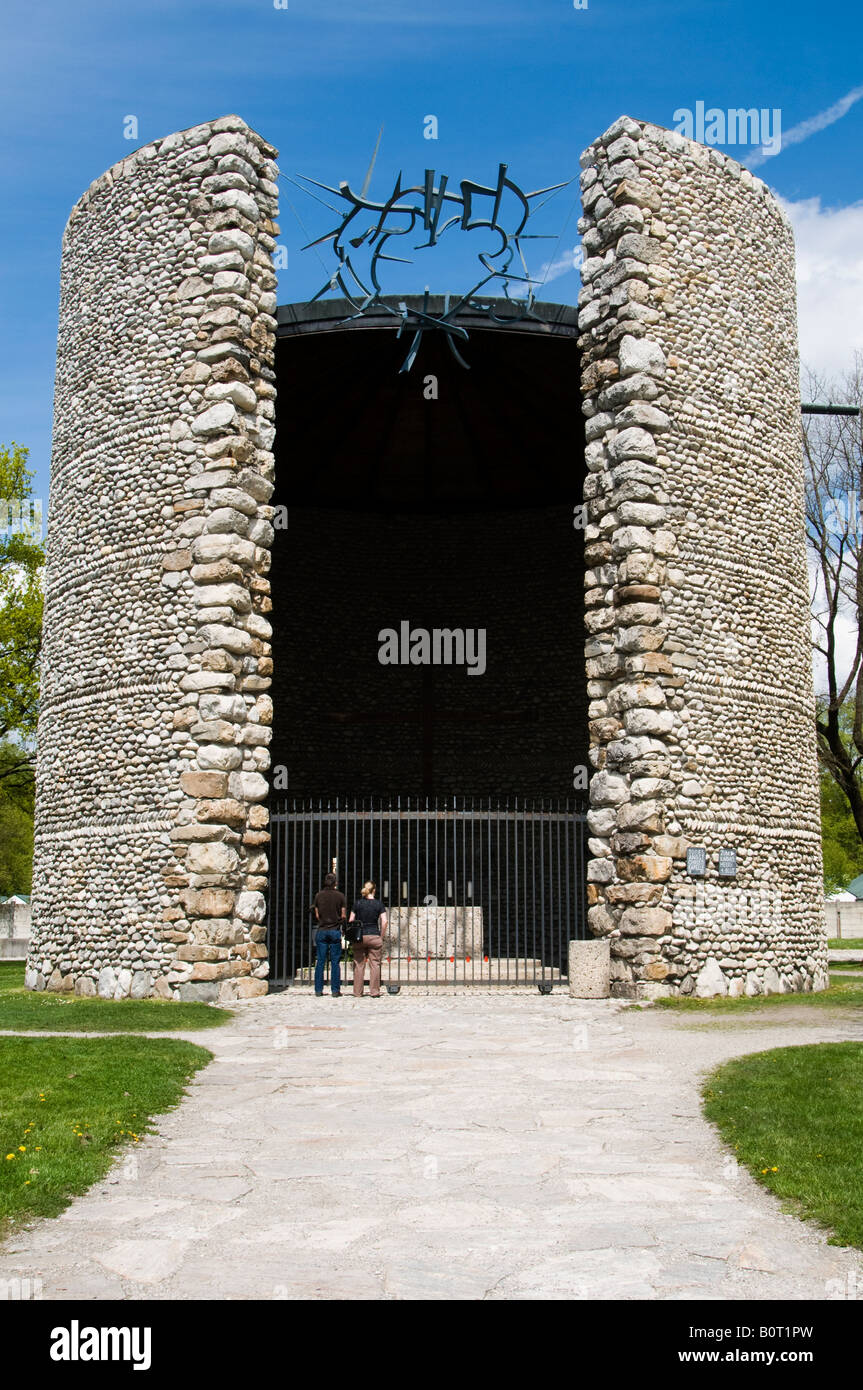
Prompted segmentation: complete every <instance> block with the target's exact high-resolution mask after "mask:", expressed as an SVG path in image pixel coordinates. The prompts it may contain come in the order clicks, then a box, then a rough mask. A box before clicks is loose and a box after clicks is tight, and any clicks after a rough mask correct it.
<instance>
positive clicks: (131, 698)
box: [27, 116, 278, 999]
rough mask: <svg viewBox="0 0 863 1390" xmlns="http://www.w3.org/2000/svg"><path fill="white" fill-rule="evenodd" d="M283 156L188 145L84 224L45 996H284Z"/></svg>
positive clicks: (53, 564)
mask: <svg viewBox="0 0 863 1390" xmlns="http://www.w3.org/2000/svg"><path fill="white" fill-rule="evenodd" d="M275 153H276V152H275V150H274V149H272V148H271V147H270V146H269V145H268V144H267V143H266V142H265V141H264V140H262V139H261V138H260V137H259V136H258V135H256V134H255V133H254V131H252V130H250V129H249V127H248V126H247V125H246V124H245V122H244V121H242V120H240V119H239V117H237V116H226V117H224V118H222V119H221V120H217V121H213V122H212V123H208V124H205V125H200V126H196V127H195V128H194V129H192V130H187V131H184V132H182V133H180V134H176V135H170V136H168V138H167V139H164V140H159V141H156V142H154V143H153V144H151V145H146V146H144V147H143V148H142V149H139V150H137V151H136V152H135V153H134V154H132V155H130V156H129V158H128V159H125V160H123V161H122V162H121V163H119V164H117V165H115V166H114V167H113V168H112V169H110V170H109V171H108V172H107V173H106V174H104V175H103V176H102V177H101V178H100V179H98V180H97V181H96V182H95V183H94V184H93V185H92V186H91V187H90V189H89V190H88V191H87V193H85V195H84V196H83V198H82V199H81V200H80V202H79V203H78V204H77V205H76V207H75V208H74V210H73V212H72V215H71V217H70V219H69V224H68V226H67V229H66V233H65V237H64V241H63V260H62V280H61V301H60V328H59V345H58V363H57V379H56V397H55V421H54V447H53V458H52V472H51V502H50V514H49V522H48V552H47V557H48V558H47V578H46V608H45V634H44V652H43V665H42V708H41V715H40V722H39V751H38V802H37V820H36V852H35V866H34V937H33V946H32V950H31V955H30V960H29V963H28V972H27V983H28V985H29V986H30V987H31V988H35V989H44V988H47V989H51V990H72V989H74V990H76V991H77V992H78V993H80V994H93V993H95V992H97V991H98V993H99V994H100V995H103V996H106V997H121V996H124V995H128V994H133V995H137V996H145V995H150V994H157V995H162V996H166V997H167V996H173V997H175V998H176V997H179V998H196V999H215V998H221V999H225V998H234V997H237V996H239V997H243V996H245V995H250V994H257V993H265V992H266V988H267V986H266V980H265V976H266V971H267V962H266V947H265V946H264V944H263V937H264V927H263V926H262V925H261V923H262V921H263V918H264V911H265V900H264V896H263V893H262V890H263V889H264V888H265V886H266V882H267V878H266V874H267V853H266V845H267V840H268V838H269V837H268V835H267V832H266V828H265V827H266V823H267V813H266V810H265V809H264V808H263V806H262V805H261V803H262V802H263V801H264V798H265V797H266V794H267V781H266V779H265V776H264V774H265V772H266V770H267V767H268V764H269V755H268V752H267V746H266V745H267V743H268V741H269V732H270V729H269V726H270V719H271V705H270V700H269V697H268V695H267V694H266V691H267V688H268V686H269V682H270V671H271V658H270V646H269V639H270V636H271V630H270V624H269V622H268V621H267V619H266V617H265V616H264V613H265V612H266V611H267V609H268V607H269V598H268V596H267V595H268V584H267V581H266V579H265V578H264V575H265V573H266V570H267V568H268V562H269V547H270V542H271V540H272V528H271V526H270V520H269V515H270V509H269V508H268V507H267V505H266V504H267V501H268V499H269V496H270V494H271V492H272V474H273V466H272V464H273V458H272V453H271V451H270V450H271V444H272V440H273V433H274V426H273V415H274V406H273V399H274V396H275V388H274V385H273V350H274V329H275V319H274V317H273V314H274V310H275V305H276V297H275V293H274V290H275V276H274V273H273V269H272V263H271V252H272V250H273V247H274V245H275V242H274V233H275V232H277V230H278V229H277V227H276V225H275V223H274V221H273V219H274V218H275V216H276V205H277V185H276V183H275V179H276V176H277V170H276V167H275V165H274V163H273V158H274V156H275Z"/></svg>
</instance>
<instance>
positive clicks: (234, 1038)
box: [0, 990, 863, 1300]
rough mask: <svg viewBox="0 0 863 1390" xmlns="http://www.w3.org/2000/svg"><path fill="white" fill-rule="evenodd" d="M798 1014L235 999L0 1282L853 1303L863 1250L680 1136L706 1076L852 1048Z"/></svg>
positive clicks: (213, 1291) (700, 1129)
mask: <svg viewBox="0 0 863 1390" xmlns="http://www.w3.org/2000/svg"><path fill="white" fill-rule="evenodd" d="M797 1013H798V1017H797V1018H796V1019H795V1021H794V1022H793V1024H792V1023H790V1022H782V1021H777V1020H776V1019H775V1017H772V1016H771V1017H770V1018H762V1017H754V1016H751V1015H750V1017H749V1018H748V1019H746V1020H742V1019H741V1018H740V1017H739V1016H735V1017H733V1018H729V1017H725V1016H719V1017H715V1018H714V1019H713V1020H710V1021H708V1020H705V1019H702V1018H699V1019H698V1020H693V1019H692V1017H691V1015H674V1016H672V1015H670V1014H668V1013H663V1012H660V1011H658V1010H647V1009H638V1008H627V1007H625V1006H622V1005H620V1004H618V1003H616V1002H613V1001H577V1000H571V999H569V998H568V996H567V995H565V994H563V993H556V994H553V995H551V996H549V997H541V996H539V995H538V994H528V993H517V994H516V993H509V992H507V993H504V992H502V991H501V992H498V993H493V992H491V991H488V992H486V991H483V992H478V993H459V994H452V995H447V996H445V997H442V996H441V995H436V994H434V992H429V993H427V994H419V993H408V992H407V991H403V992H402V993H401V994H400V995H399V996H398V997H391V996H384V997H382V998H381V999H380V1000H379V1001H373V1000H371V999H369V998H364V999H359V1000H355V999H353V998H352V997H350V996H349V995H346V996H343V997H342V998H341V999H340V1000H334V999H331V998H329V997H325V998H324V999H321V1000H316V999H314V998H313V997H312V996H311V995H310V994H306V993H301V992H299V991H297V990H294V991H289V992H287V993H286V994H283V995H276V996H270V997H269V998H266V999H263V1000H254V1001H250V1002H249V1003H247V1004H244V1005H241V1006H239V1007H238V1009H237V1014H238V1017H237V1020H236V1022H235V1023H234V1024H232V1025H230V1026H229V1027H227V1028H224V1029H220V1030H219V1031H218V1032H214V1033H213V1034H209V1035H206V1036H205V1035H202V1034H200V1033H196V1034H194V1035H192V1034H189V1035H186V1036H188V1037H189V1038H190V1039H191V1040H193V1041H195V1042H198V1043H203V1044H204V1045H205V1046H207V1047H209V1048H210V1049H211V1050H212V1051H213V1052H214V1054H215V1060H214V1061H213V1063H212V1064H211V1065H210V1066H209V1067H207V1068H206V1069H205V1070H204V1071H202V1072H200V1073H198V1075H197V1076H196V1078H195V1079H194V1081H193V1082H192V1084H191V1085H190V1087H189V1094H188V1097H187V1099H186V1100H185V1101H184V1102H183V1104H182V1105H181V1107H180V1108H179V1109H178V1110H176V1111H174V1112H172V1113H170V1114H169V1115H166V1116H164V1117H163V1118H162V1119H161V1120H160V1121H159V1131H160V1132H159V1134H158V1135H154V1136H151V1137H150V1138H148V1139H147V1140H146V1141H144V1142H143V1143H142V1144H141V1145H140V1146H138V1147H137V1148H136V1149H135V1150H134V1152H132V1153H130V1154H127V1155H124V1156H123V1157H121V1158H120V1159H119V1160H118V1162H117V1164H116V1165H115V1167H114V1169H113V1170H112V1172H111V1173H110V1174H109V1176H108V1177H107V1178H106V1179H104V1180H103V1181H102V1182H100V1183H99V1184H98V1185H97V1186H96V1187H95V1188H93V1189H92V1190H91V1191H90V1192H89V1193H88V1194H87V1195H86V1196H84V1197H81V1198H78V1199H77V1200H76V1201H75V1202H74V1203H73V1204H72V1206H71V1207H70V1208H69V1209H68V1210H67V1211H66V1212H65V1213H64V1214H63V1215H62V1216H60V1217H59V1218H57V1219H56V1220H54V1221H42V1222H39V1223H37V1224H36V1225H34V1226H33V1227H32V1228H31V1229H30V1230H28V1231H24V1232H21V1233H19V1234H18V1235H16V1236H15V1237H13V1238H10V1239H8V1240H7V1242H6V1244H5V1246H4V1247H3V1248H2V1250H0V1279H3V1278H7V1279H8V1278H14V1277H19V1278H20V1277H30V1278H38V1279H41V1281H42V1292H43V1297H44V1298H48V1299H61V1298H82V1299H111V1298H130V1299H179V1300H188V1299H199V1298H220V1299H261V1298H264V1299H293V1298H305V1299H315V1298H339V1299H349V1298H357V1297H366V1298H376V1297H381V1298H386V1299H442V1300H453V1299H483V1298H488V1299H538V1298H544V1299H549V1298H550V1299H580V1298H595V1297H599V1298H608V1299H621V1298H622V1299H681V1298H698V1299H702V1298H703V1299H708V1298H709V1299H713V1298H722V1299H777V1298H792V1299H824V1298H828V1297H831V1298H832V1297H840V1296H850V1297H854V1296H855V1293H856V1292H858V1291H859V1290H861V1289H863V1257H861V1255H860V1253H859V1252H857V1251H853V1250H848V1249H840V1248H838V1247H833V1246H830V1245H828V1244H827V1242H826V1236H825V1235H824V1234H823V1233H822V1232H820V1231H819V1230H818V1229H817V1228H815V1227H813V1226H811V1225H809V1224H806V1223H803V1222H800V1221H798V1220H797V1219H796V1218H795V1217H793V1216H790V1215H786V1214H784V1213H783V1212H782V1210H781V1207H780V1204H779V1202H778V1201H777V1200H776V1199H775V1198H773V1197H772V1196H771V1195H770V1194H769V1193H767V1192H765V1191H763V1190H762V1189H760V1188H759V1187H758V1186H757V1184H756V1183H755V1182H754V1181H753V1180H752V1179H751V1178H750V1177H749V1175H748V1174H747V1173H745V1172H744V1171H743V1170H741V1169H739V1168H738V1167H737V1165H736V1163H735V1162H734V1161H733V1159H732V1158H730V1156H729V1155H728V1154H727V1153H726V1152H725V1151H724V1149H723V1147H722V1145H721V1144H720V1143H719V1141H718V1140H717V1138H716V1136H715V1134H714V1132H713V1131H712V1129H711V1128H710V1126H709V1125H707V1124H706V1123H705V1121H704V1120H703V1118H702V1116H701V1111H700V1104H699V1095H698V1085H699V1079H700V1077H701V1076H702V1075H703V1073H704V1072H705V1071H706V1070H707V1069H709V1068H710V1067H712V1066H713V1065H715V1064H716V1063H718V1062H720V1061H722V1060H724V1059H725V1058H727V1057H731V1056H736V1055H739V1054H741V1053H745V1052H752V1051H757V1050H760V1049H763V1048H767V1047H776V1046H784V1045H791V1044H797V1043H801V1042H805V1041H812V1042H819V1041H836V1040H840V1039H845V1038H863V1025H861V1024H857V1023H854V1022H851V1021H849V1020H848V1019H847V1018H836V1017H834V1016H832V1015H822V1014H821V1013H820V1011H818V1015H819V1016H818V1017H814V1016H813V1015H814V1013H815V1011H813V1010H808V1011H804V1010H802V1009H801V1010H799V1011H797ZM801 1014H805V1015H806V1016H805V1017H803V1018H800V1017H799V1015H801ZM55 1036H56V1035H55ZM848 1291H850V1292H848Z"/></svg>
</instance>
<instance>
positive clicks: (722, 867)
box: [719, 849, 737, 878]
mask: <svg viewBox="0 0 863 1390" xmlns="http://www.w3.org/2000/svg"><path fill="white" fill-rule="evenodd" d="M719 877H720V878H736V877H737V850H736V849H721V850H720V851H719Z"/></svg>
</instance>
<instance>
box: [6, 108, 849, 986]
mask: <svg viewBox="0 0 863 1390" xmlns="http://www.w3.org/2000/svg"><path fill="white" fill-rule="evenodd" d="M275 154H276V151H275V150H274V149H273V148H272V147H271V146H270V145H268V144H267V143H266V141H265V140H263V139H262V138H261V137H260V136H258V135H257V134H255V132H254V131H252V130H250V129H249V127H248V126H247V125H246V124H245V123H244V122H243V121H242V120H241V119H240V118H239V117H236V116H227V117H224V118H222V119H220V120H217V121H213V122H211V123H207V124H204V125H201V126H196V127H195V128H194V129H192V130H188V131H183V132H181V133H179V134H175V135H170V136H168V137H167V138H166V139H164V140H160V141H156V142H154V143H153V144H150V145H146V146H144V147H143V148H142V149H139V150H137V151H136V152H135V153H134V154H132V155H130V156H129V158H128V159H125V160H124V161H122V162H121V163H120V164H117V165H115V166H114V167H113V168H112V169H110V170H109V171H108V172H107V173H106V174H104V175H103V176H102V177H101V178H100V179H98V180H97V181H96V182H95V183H94V184H93V185H92V186H91V187H90V189H89V190H88V191H87V193H86V194H85V195H84V197H83V198H82V199H81V200H80V202H79V203H78V204H77V206H76V207H75V209H74V210H73V212H72V215H71V217H70V220H69V225H68V227H67V229H66V233H65V237H64V243H63V259H62V272H61V303H60V330H59V345H58V363H57V381H56V395H55V423H54V448H53V457H52V475H51V501H50V507H49V521H48V553H47V570H46V610H45V633H44V652H43V665H42V687H43V696H42V709H41V715H40V725H39V750H38V767H37V814H36V850H35V864H34V932H33V944H32V948H31V954H30V958H29V960H28V967H27V984H28V986H29V987H30V988H31V989H48V990H58V991H70V990H74V991H76V992H77V993H78V994H96V993H98V994H99V995H101V996H103V997H108V998H121V997H124V996H128V995H133V996H137V997H145V996H149V995H156V996H160V997H165V998H174V999H202V1000H208V1001H215V1000H222V1001H225V1000H231V999H237V998H244V997H249V996H253V995H255V994H261V993H265V992H266V990H267V974H268V962H267V951H266V939H265V938H266V929H265V926H264V921H265V915H266V898H265V893H266V889H267V882H268V878H267V875H268V854H267V847H268V842H269V835H268V831H267V824H268V814H267V810H266V806H265V804H264V803H265V801H266V797H267V792H268V780H267V771H268V768H269V762H270V755H269V751H268V744H269V742H270V734H271V726H272V703H271V699H270V696H269V694H268V689H269V686H270V676H271V673H272V647H271V637H272V629H271V625H270V619H269V616H268V614H269V613H270V610H271V599H270V593H269V583H268V580H267V573H268V569H269V563H270V547H271V543H272V539H273V529H272V524H271V522H272V516H273V509H272V507H271V506H270V497H271V494H272V491H273V454H272V443H273V438H274V430H275V394H276V392H275V384H274V383H275V375H274V369H273V364H274V348H275V328H276V322H275V318H274V314H275V307H276V295H275V275H274V272H273V268H272V260H271V255H272V251H273V249H274V246H275V237H276V235H277V234H278V227H277V224H276V222H275V220H274V219H275V217H276V216H277V185H276V182H275V180H276V177H277V169H276V166H275V164H274V162H273V160H274V158H275ZM582 166H583V172H582V189H583V195H582V196H583V205H584V217H583V219H582V223H581V230H582V232H583V238H584V249H585V257H586V259H585V262H584V265H583V268H582V280H583V286H584V288H583V290H582V293H581V295H580V299H579V307H580V320H579V325H580V333H581V337H580V339H579V345H580V349H581V353H582V408H583V411H584V414H585V417H586V427H587V445H586V461H587V467H588V474H587V480H586V483H585V499H584V500H585V501H586V503H587V507H588V524H587V529H586V532H585V558H586V574H585V585H586V595H585V602H586V617H585V623H586V628H587V635H586V648H585V661H586V674H587V680H588V695H589V698H590V706H589V720H590V741H591V760H592V763H593V768H594V772H593V776H592V779H591V786H590V800H591V809H590V812H589V817H588V822H589V833H590V840H589V862H588V899H589V910H588V918H589V925H590V929H591V931H592V932H593V933H594V934H595V935H597V936H599V937H607V938H608V939H609V940H610V946H611V960H612V975H613V989H614V992H615V993H617V994H621V995H627V996H631V997H652V996H655V995H659V994H670V993H683V994H692V993H695V994H699V995H711V994H729V995H732V996H733V995H740V994H744V993H745V994H749V995H753V994H758V993H761V992H773V991H781V990H798V989H807V990H809V989H821V988H823V987H824V986H825V985H826V983H827V950H826V932H825V927H824V921H823V891H822V880H821V846H820V831H819V808H818V790H817V772H816V763H815V739H814V730H813V715H814V700H813V689H812V671H811V654H810V637H809V609H808V585H807V572H806V558H805V538H804V527H803V476H802V457H801V446H800V419H799V385H798V375H797V349H796V323H795V294H794V251H793V241H792V236H791V232H790V229H789V227H788V225H787V222H786V221H785V218H784V216H783V214H782V212H781V210H780V208H779V206H778V204H777V203H776V201H775V200H774V199H773V198H772V196H771V195H770V193H769V191H768V190H767V188H766V187H765V185H764V184H763V183H762V182H761V181H760V180H759V179H757V178H755V177H753V175H752V174H751V173H749V172H748V171H747V170H745V169H743V168H742V167H741V166H740V165H739V164H737V163H736V162H735V161H733V160H731V159H728V158H726V157H725V156H722V155H720V154H718V153H717V152H716V151H714V150H708V149H706V148H704V147H703V146H699V145H697V144H695V143H693V142H691V141H688V140H685V139H684V138H683V137H681V136H679V135H676V134H672V133H670V132H668V131H665V130H662V129H660V128H659V127H656V126H650V125H645V124H643V123H640V122H637V121H634V120H631V119H629V118H628V117H621V118H620V120H618V121H617V122H615V124H614V125H613V126H612V127H611V128H610V129H609V130H608V131H607V132H606V133H605V135H603V136H602V137H601V138H600V139H599V140H597V141H596V142H595V143H594V144H593V145H592V146H591V147H590V149H589V150H588V151H587V152H586V153H585V155H584V156H583V157H582ZM535 406H536V403H535V402H527V403H526V407H525V408H526V409H535ZM691 848H695V849H703V851H704V857H705V865H706V874H705V876H704V877H703V878H696V877H692V876H690V874H689V873H688V872H687V869H688V864H687V850H688V849H691ZM729 850H733V851H735V854H736V876H735V877H733V878H729V877H724V876H723V877H720V875H719V868H720V863H719V856H720V851H729ZM725 858H726V860H727V858H728V856H727V855H726V856H725ZM690 867H694V866H690Z"/></svg>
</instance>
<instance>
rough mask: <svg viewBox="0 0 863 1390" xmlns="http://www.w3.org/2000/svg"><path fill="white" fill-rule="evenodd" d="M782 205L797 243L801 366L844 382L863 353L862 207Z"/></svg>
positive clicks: (811, 202)
mask: <svg viewBox="0 0 863 1390" xmlns="http://www.w3.org/2000/svg"><path fill="white" fill-rule="evenodd" d="M780 202H781V203H782V206H783V207H784V208H785V211H786V212H787V213H788V216H789V217H790V218H791V222H792V225H793V227H794V237H795V241H796V243H797V316H798V325H799V332H800V360H801V363H802V364H803V365H804V366H807V367H811V368H812V369H813V370H814V371H815V372H817V373H818V374H819V375H826V376H842V375H844V373H845V372H846V371H849V370H850V369H851V367H852V366H853V359H854V353H855V351H858V352H863V203H851V204H850V205H849V206H848V207H840V208H822V206H821V199H820V198H807V199H804V200H803V201H802V202H798V203H793V202H788V201H786V200H785V199H780Z"/></svg>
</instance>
